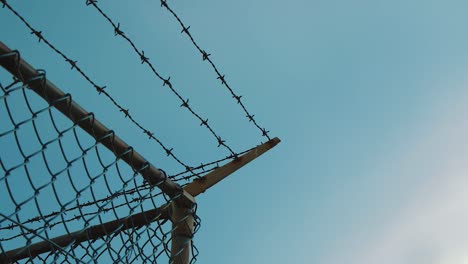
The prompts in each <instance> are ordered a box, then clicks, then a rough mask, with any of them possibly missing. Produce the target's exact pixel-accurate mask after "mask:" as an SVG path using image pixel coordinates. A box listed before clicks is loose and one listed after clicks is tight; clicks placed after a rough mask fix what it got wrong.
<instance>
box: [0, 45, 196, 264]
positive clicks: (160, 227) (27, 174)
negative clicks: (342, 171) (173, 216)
mask: <svg viewBox="0 0 468 264" xmlns="http://www.w3.org/2000/svg"><path fill="white" fill-rule="evenodd" d="M8 56H10V57H11V56H19V54H18V53H17V52H13V53H9V54H3V55H1V56H0V62H1V60H4V59H6V57H8ZM17 61H18V63H19V60H17ZM20 79H21V80H20ZM45 82H46V77H45V72H43V71H38V72H37V75H36V76H34V77H32V78H29V79H24V78H19V79H18V78H15V77H13V78H12V76H11V75H10V73H8V72H7V71H5V70H3V69H1V70H0V90H1V93H0V150H1V151H0V201H1V203H0V207H1V210H0V253H1V255H0V263H9V262H15V261H16V260H17V258H19V256H21V259H22V260H19V262H20V263H32V262H38V261H43V262H47V263H49V262H60V263H62V262H63V263H90V262H99V263H109V262H126V263H134V262H136V263H168V262H170V261H171V259H170V258H171V251H170V243H171V232H172V231H173V230H172V229H173V228H174V226H177V225H172V224H171V221H170V220H169V217H168V213H167V210H169V209H170V208H169V206H168V204H169V203H170V202H171V201H172V200H173V199H176V198H177V197H174V196H173V197H172V198H171V197H169V196H167V195H165V194H164V193H163V192H161V190H160V189H159V188H157V186H158V185H159V184H162V182H157V183H154V184H153V185H149V184H148V183H147V182H145V181H144V180H143V177H141V175H139V174H141V172H142V171H143V170H145V169H146V167H147V166H148V165H144V166H142V167H141V168H135V166H130V165H128V162H124V161H123V160H122V159H123V158H124V157H127V158H128V157H130V160H131V159H132V157H133V154H134V151H133V149H132V148H130V147H129V148H127V149H126V150H125V151H124V152H120V153H119V152H117V151H111V150H109V149H108V148H106V147H104V146H103V145H102V144H101V143H102V142H103V141H107V142H111V144H112V142H113V138H114V137H115V134H114V132H112V131H111V130H109V131H107V132H106V133H105V134H104V136H101V137H93V136H91V135H89V134H88V133H86V132H85V131H84V130H83V129H81V127H80V123H82V122H87V123H91V124H94V122H95V119H94V115H93V114H92V113H89V114H88V115H86V116H84V117H83V118H80V119H79V120H75V121H71V120H70V119H69V118H67V117H66V116H65V115H63V114H62V113H61V112H59V111H58V110H57V109H56V106H57V105H58V104H62V105H63V104H70V102H71V96H70V95H68V94H65V95H63V96H62V97H60V98H58V99H55V100H53V101H50V103H48V102H47V101H45V100H44V99H43V98H41V97H40V96H38V94H37V93H38V90H37V89H36V90H35V91H33V90H31V89H30V87H29V86H30V84H31V83H35V84H37V83H40V84H41V85H42V86H44V85H45ZM44 89H45V88H44ZM44 96H46V95H44ZM111 149H114V147H113V146H112V147H111ZM131 164H132V163H131ZM155 208H157V209H155ZM194 209H195V208H194ZM148 212H150V213H148ZM192 212H193V213H194V212H195V210H192ZM199 224H200V221H199V219H198V217H196V216H195V230H197V229H198V227H199ZM59 236H62V237H61V238H62V239H59V240H57V239H55V238H56V237H59ZM37 242H41V245H40V246H39V247H35V246H31V245H32V244H35V243H37ZM17 248H20V249H19V250H18V251H15V252H14V254H13V255H12V254H11V250H12V249H17ZM8 251H10V252H9V253H8V254H7V252H8ZM192 251H193V253H192V261H191V262H194V261H195V260H196V255H197V254H198V252H197V250H196V248H194V249H193V250H192ZM12 256H13V257H12Z"/></svg>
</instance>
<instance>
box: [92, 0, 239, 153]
mask: <svg viewBox="0 0 468 264" xmlns="http://www.w3.org/2000/svg"><path fill="white" fill-rule="evenodd" d="M86 5H88V6H93V7H94V8H95V9H96V10H97V11H98V12H99V13H100V14H101V15H102V16H103V17H104V18H105V19H106V20H107V21H108V22H109V23H110V24H111V26H112V27H113V29H114V35H115V36H121V37H122V38H123V39H124V40H126V41H127V43H128V44H130V46H131V47H132V49H133V50H134V51H135V53H136V54H137V55H138V57H139V58H140V60H141V64H146V65H147V66H148V67H149V68H150V69H151V71H152V72H153V74H154V75H155V76H156V77H157V78H159V80H161V81H162V82H163V86H167V87H169V89H170V90H171V91H172V93H173V94H174V95H175V96H176V97H177V98H179V100H180V101H181V103H182V104H181V105H180V106H181V107H182V108H186V109H187V110H188V111H189V112H190V113H192V115H193V116H195V117H196V118H197V119H198V120H199V121H200V122H201V123H200V126H204V127H206V128H207V129H208V131H209V132H210V133H211V134H212V135H213V136H214V137H215V138H216V140H217V143H218V147H220V146H223V147H225V148H226V149H227V150H228V151H229V152H230V153H231V155H233V156H237V155H238V154H237V153H235V152H234V150H233V149H232V148H231V147H230V146H229V145H227V144H226V141H225V140H224V139H222V138H221V136H219V134H217V133H216V132H215V131H214V130H213V128H212V127H211V125H210V124H209V123H208V119H204V118H202V117H201V116H200V115H199V114H198V113H196V112H195V111H194V110H193V108H192V107H191V106H190V105H189V99H184V98H183V97H182V95H181V94H180V93H179V92H178V91H177V90H176V89H175V88H174V85H173V84H172V82H171V81H170V79H171V77H168V78H164V77H162V75H161V74H160V73H159V72H158V71H157V70H156V68H155V67H154V65H153V64H152V63H151V62H150V58H148V57H146V56H145V52H144V51H143V50H141V51H140V49H138V47H137V46H136V44H135V41H133V40H132V39H131V38H130V37H129V36H128V35H126V34H125V33H124V32H123V31H122V30H121V28H120V23H116V22H114V21H113V20H112V19H111V18H110V16H109V15H108V14H107V13H105V12H104V11H103V10H102V9H101V8H100V7H99V6H98V5H97V1H96V0H86Z"/></svg>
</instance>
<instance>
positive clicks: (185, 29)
mask: <svg viewBox="0 0 468 264" xmlns="http://www.w3.org/2000/svg"><path fill="white" fill-rule="evenodd" d="M160 1H161V7H164V8H165V9H166V10H167V11H169V13H171V14H172V16H173V17H174V18H175V19H176V20H177V22H179V24H180V26H181V27H182V31H181V33H182V34H185V35H186V36H187V37H188V38H189V39H190V41H191V42H192V44H193V46H195V48H196V49H197V50H198V51H199V52H200V54H201V55H202V60H203V61H207V62H208V63H209V64H210V65H211V67H212V68H213V70H214V71H215V73H216V75H217V77H216V78H217V79H218V80H220V81H221V85H223V86H225V87H226V89H227V90H228V91H229V93H230V94H231V96H232V98H234V100H235V101H236V102H237V104H239V105H240V107H241V108H242V110H243V111H244V113H245V115H246V117H247V119H248V120H249V122H252V123H253V124H254V125H255V126H256V127H257V128H258V129H259V130H260V131H261V132H262V136H263V137H266V138H267V139H268V140H270V139H271V138H270V136H269V135H268V132H269V131H267V130H266V129H265V128H263V127H261V126H260V125H259V124H258V122H257V121H256V120H255V119H254V115H252V114H250V112H249V111H248V110H247V108H246V106H245V104H244V103H243V102H242V101H241V97H242V96H241V95H238V94H236V93H235V92H234V90H233V89H232V88H231V86H230V85H229V84H228V83H227V82H226V78H225V75H224V74H221V72H220V71H219V68H218V67H217V66H216V64H215V63H214V62H213V60H212V59H211V58H210V56H211V54H208V53H207V52H206V51H205V50H204V49H202V48H201V47H200V45H199V44H198V42H196V41H195V38H194V37H193V35H192V34H191V33H190V31H189V29H190V26H186V25H185V24H184V23H183V22H182V20H181V18H180V16H179V15H177V13H176V12H175V11H174V10H173V9H172V8H171V7H170V6H169V5H168V4H167V1H166V0H160Z"/></svg>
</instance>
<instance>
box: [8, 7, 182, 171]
mask: <svg viewBox="0 0 468 264" xmlns="http://www.w3.org/2000/svg"><path fill="white" fill-rule="evenodd" d="M96 2H97V1H95V0H91V1H87V4H95V3H96ZM3 6H4V7H6V8H7V9H8V10H10V11H11V12H12V13H13V14H14V15H15V16H16V17H17V18H18V19H19V20H21V22H22V23H23V24H24V25H25V26H26V27H27V28H28V29H29V30H31V34H33V35H35V36H36V37H37V38H38V40H39V42H43V43H45V44H46V45H47V46H48V47H49V48H50V49H52V50H53V51H54V52H55V53H57V54H58V55H59V56H60V57H62V58H63V59H64V60H65V61H66V62H67V63H69V64H70V66H71V69H73V70H76V71H77V72H78V73H79V74H80V75H81V76H82V77H83V78H84V79H85V80H86V81H87V82H88V83H90V84H91V85H92V86H93V87H94V88H95V90H96V92H97V93H98V94H100V95H101V94H102V95H104V96H105V97H106V98H108V99H109V100H110V101H111V102H112V104H113V105H114V106H115V107H116V108H117V109H118V110H119V111H120V112H121V113H122V114H123V115H124V117H125V118H127V119H129V120H130V121H131V122H132V123H133V124H134V125H136V126H137V127H138V128H139V129H140V130H141V131H142V132H143V133H144V134H145V135H147V136H148V137H149V139H152V140H154V141H156V142H157V144H158V145H159V146H160V147H161V148H162V149H164V150H165V151H166V153H168V156H170V157H172V158H173V159H174V160H175V161H176V162H177V163H179V164H180V165H182V166H183V167H184V168H188V167H190V166H189V165H188V164H186V163H185V162H183V161H182V160H181V159H180V158H179V157H177V156H176V155H175V154H174V152H173V151H170V152H167V150H168V149H169V148H168V147H167V146H166V145H165V144H164V143H163V142H162V141H161V140H160V139H158V138H157V137H156V136H155V133H154V132H151V131H150V130H149V129H147V128H145V127H144V126H143V124H141V123H140V122H138V121H137V120H136V119H135V117H133V115H131V114H130V109H128V108H125V107H123V106H122V105H121V104H120V103H119V102H117V100H116V99H114V98H113V97H112V96H111V94H110V93H109V92H107V90H105V88H106V86H101V85H98V84H97V83H96V82H95V81H93V80H92V79H91V77H90V76H89V75H88V74H86V73H85V72H84V71H83V69H82V68H81V67H79V66H78V61H76V60H72V59H70V58H69V57H68V56H67V55H65V53H64V52H62V51H60V50H59V49H58V48H57V47H56V46H54V45H53V44H52V43H51V42H50V41H49V40H48V39H46V38H45V37H44V35H43V33H42V31H39V30H36V29H35V28H34V27H33V26H32V25H31V24H30V23H29V22H28V21H27V20H26V19H25V18H24V17H23V16H22V15H21V14H20V13H19V12H18V11H17V10H16V9H14V8H13V7H12V6H11V5H10V4H9V3H7V2H6V1H4V2H3ZM116 34H123V32H122V31H120V30H118V28H117V27H116ZM141 55H142V60H143V59H144V60H145V61H146V60H147V58H146V57H144V53H141ZM168 81H169V80H168ZM171 150H172V148H171Z"/></svg>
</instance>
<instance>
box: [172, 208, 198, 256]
mask: <svg viewBox="0 0 468 264" xmlns="http://www.w3.org/2000/svg"><path fill="white" fill-rule="evenodd" d="M193 214H194V210H193V209H192V208H188V207H187V206H184V205H183V204H180V203H178V202H173V203H172V215H171V220H172V242H171V259H170V260H169V263H172V264H188V263H190V258H191V251H192V237H193V227H194V216H193Z"/></svg>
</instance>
